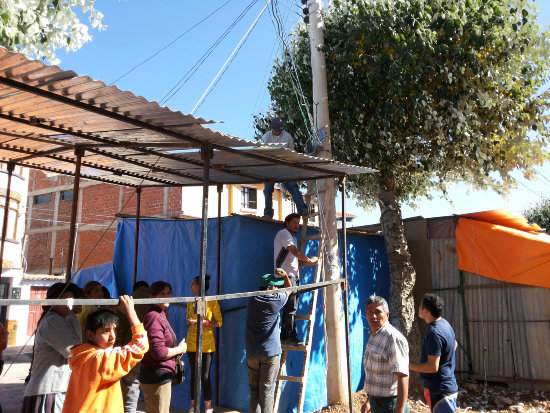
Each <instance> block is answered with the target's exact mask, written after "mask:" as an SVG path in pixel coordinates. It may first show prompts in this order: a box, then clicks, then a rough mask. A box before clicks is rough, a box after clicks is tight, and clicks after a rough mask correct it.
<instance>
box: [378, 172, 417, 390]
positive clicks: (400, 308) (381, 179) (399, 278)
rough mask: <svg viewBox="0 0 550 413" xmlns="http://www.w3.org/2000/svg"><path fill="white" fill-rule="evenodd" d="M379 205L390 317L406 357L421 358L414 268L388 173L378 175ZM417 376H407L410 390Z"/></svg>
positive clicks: (414, 387)
mask: <svg viewBox="0 0 550 413" xmlns="http://www.w3.org/2000/svg"><path fill="white" fill-rule="evenodd" d="M378 187H379V189H378V205H379V206H380V225H381V226H382V234H383V235H384V243H385V244H386V251H387V254H388V263H389V266H390V301H389V303H388V304H389V307H390V320H391V323H392V325H393V326H394V327H396V328H397V329H398V330H399V331H400V332H401V333H402V334H403V335H404V336H405V337H406V338H407V340H408V342H409V358H410V360H411V361H414V362H418V361H419V360H420V333H419V331H418V322H417V320H415V315H416V308H415V303H414V297H413V288H414V284H415V282H416V271H415V270H414V267H413V266H412V262H411V254H410V253H409V246H408V245H407V239H406V238H405V227H404V226H403V218H402V216H401V206H400V205H399V202H398V200H397V191H396V188H395V179H394V177H393V175H391V173H387V172H382V173H380V175H379V176H378ZM420 385H421V383H420V377H419V375H418V374H416V373H415V374H414V375H412V376H411V377H410V383H409V389H410V390H411V389H418V390H420V388H421V387H420Z"/></svg>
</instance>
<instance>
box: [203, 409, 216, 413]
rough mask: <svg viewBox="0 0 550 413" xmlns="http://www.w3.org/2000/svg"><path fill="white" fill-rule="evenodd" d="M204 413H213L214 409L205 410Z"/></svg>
mask: <svg viewBox="0 0 550 413" xmlns="http://www.w3.org/2000/svg"><path fill="white" fill-rule="evenodd" d="M204 413H214V409H206V410H205V412H204Z"/></svg>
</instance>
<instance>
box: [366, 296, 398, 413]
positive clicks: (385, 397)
mask: <svg viewBox="0 0 550 413" xmlns="http://www.w3.org/2000/svg"><path fill="white" fill-rule="evenodd" d="M366 313H367V321H368V323H369V326H370V338H369V341H368V342H367V346H366V347H365V354H364V356H363V367H364V369H365V385H364V387H363V390H365V393H367V396H368V399H367V401H366V402H365V404H364V405H363V406H362V408H361V413H370V412H372V413H394V412H396V413H408V412H409V405H408V404H407V395H408V393H409V345H408V343H407V339H406V338H405V337H404V336H403V335H402V334H401V333H400V332H399V331H397V329H396V328H395V327H393V326H392V325H391V324H390V323H389V321H388V318H389V316H390V311H389V308H388V303H387V302H386V300H384V299H383V298H382V297H379V296H375V295H371V296H370V297H369V298H368V299H367V304H366Z"/></svg>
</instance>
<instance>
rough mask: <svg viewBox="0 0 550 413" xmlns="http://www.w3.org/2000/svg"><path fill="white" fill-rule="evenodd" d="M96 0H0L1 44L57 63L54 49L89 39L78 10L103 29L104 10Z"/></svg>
mask: <svg viewBox="0 0 550 413" xmlns="http://www.w3.org/2000/svg"><path fill="white" fill-rule="evenodd" d="M94 2H95V0H53V1H52V0H2V1H0V45H2V46H4V47H5V48H7V49H8V50H12V51H18V52H21V53H24V54H26V55H31V56H35V57H36V58H39V59H40V58H46V59H48V60H49V61H50V62H51V63H56V62H57V61H58V60H57V59H56V58H55V50H56V49H59V48H61V47H64V48H65V49H66V50H67V51H74V50H77V49H79V48H80V47H81V46H82V45H83V44H84V43H86V42H88V41H90V40H91V37H90V34H89V33H88V26H87V25H85V24H83V23H82V22H81V21H80V20H79V18H78V16H77V12H78V11H80V12H81V13H83V14H84V15H87V16H88V18H89V21H90V24H91V26H92V27H97V28H98V29H102V28H103V26H102V25H101V19H102V18H103V14H101V12H99V11H97V10H96V9H95V8H94Z"/></svg>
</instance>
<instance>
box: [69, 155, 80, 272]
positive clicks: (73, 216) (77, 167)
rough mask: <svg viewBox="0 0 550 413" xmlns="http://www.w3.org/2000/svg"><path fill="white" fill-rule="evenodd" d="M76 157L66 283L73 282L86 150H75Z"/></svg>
mask: <svg viewBox="0 0 550 413" xmlns="http://www.w3.org/2000/svg"><path fill="white" fill-rule="evenodd" d="M74 154H75V155H76V165H75V170H74V185H73V206H72V210H71V226H70V228H69V252H68V255H67V273H66V274H65V281H67V282H69V281H71V272H72V270H73V254H74V239H75V227H76V211H77V209H78V191H79V190H80V166H81V165H82V156H84V148H80V147H77V148H75V150H74Z"/></svg>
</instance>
